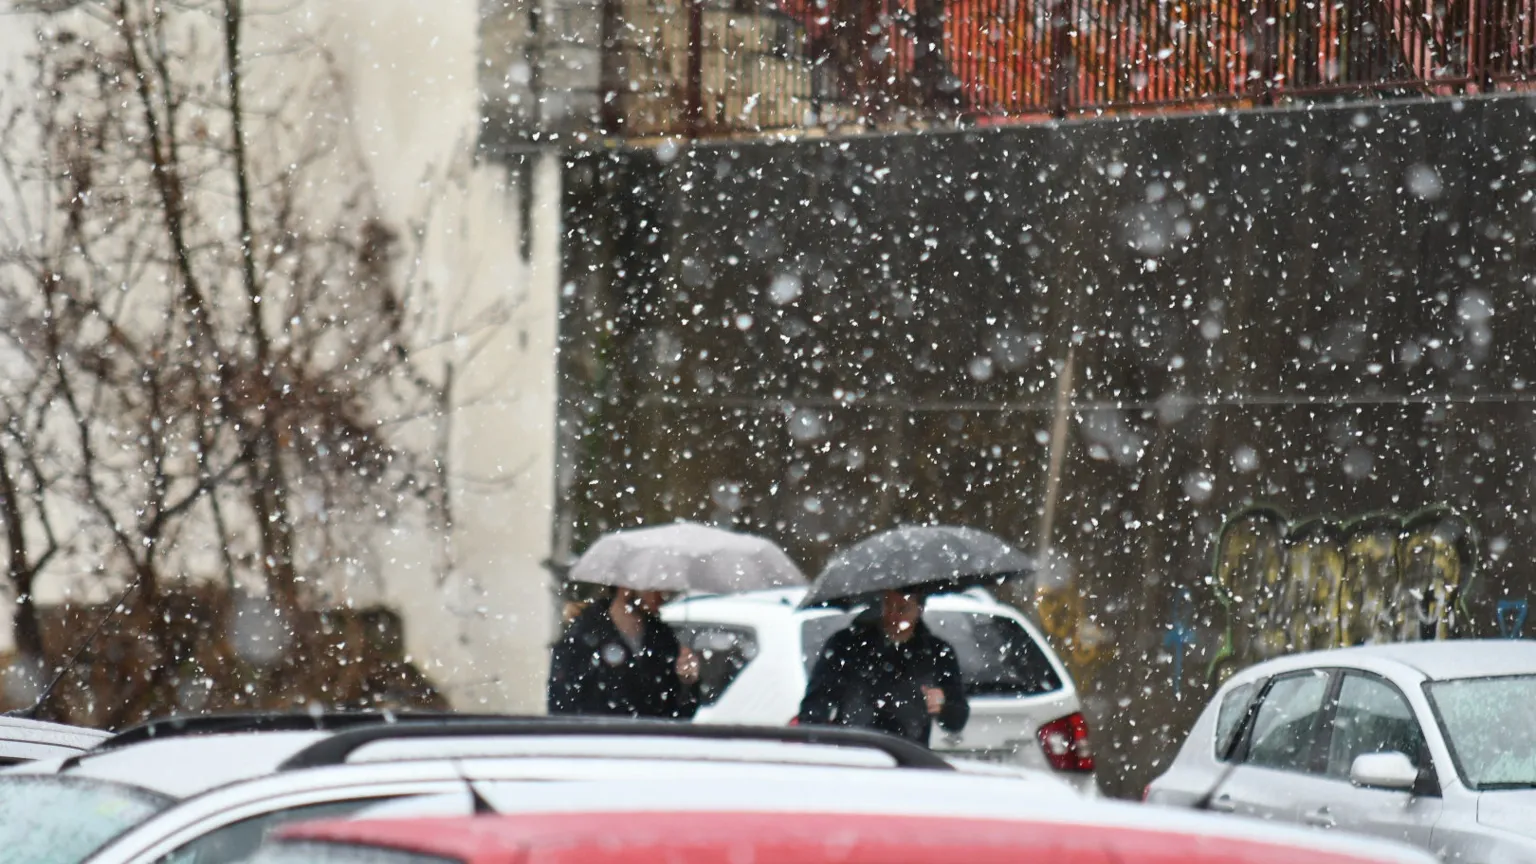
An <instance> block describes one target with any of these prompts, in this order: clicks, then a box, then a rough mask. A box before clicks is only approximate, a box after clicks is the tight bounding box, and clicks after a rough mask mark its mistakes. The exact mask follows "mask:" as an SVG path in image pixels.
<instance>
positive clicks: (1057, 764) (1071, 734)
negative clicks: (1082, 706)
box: [1036, 714, 1093, 771]
mask: <svg viewBox="0 0 1536 864" xmlns="http://www.w3.org/2000/svg"><path fill="white" fill-rule="evenodd" d="M1036 734H1038V735H1039V736H1040V749H1041V750H1043V751H1045V761H1047V762H1049V763H1051V767H1052V768H1055V769H1056V770H1057V771H1092V770H1093V749H1092V748H1091V747H1089V746H1088V721H1087V720H1085V719H1083V715H1082V714H1069V715H1067V716H1066V717H1062V718H1061V719H1059V720H1052V721H1051V722H1049V723H1046V724H1045V725H1043V726H1041V727H1040V731H1039V732H1038V733H1036Z"/></svg>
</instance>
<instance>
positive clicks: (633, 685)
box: [547, 588, 699, 720]
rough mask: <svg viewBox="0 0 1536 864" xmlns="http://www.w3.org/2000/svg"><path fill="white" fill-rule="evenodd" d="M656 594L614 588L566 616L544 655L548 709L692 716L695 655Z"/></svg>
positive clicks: (553, 711)
mask: <svg viewBox="0 0 1536 864" xmlns="http://www.w3.org/2000/svg"><path fill="white" fill-rule="evenodd" d="M662 600H663V598H662V594H661V592H660V591H632V590H630V589H628V588H620V589H618V590H617V591H615V592H614V596H613V600H612V602H609V603H602V602H597V603H593V604H592V605H590V606H588V607H587V608H586V609H585V610H583V611H582V612H581V613H580V614H579V615H577V616H576V618H575V619H574V620H572V621H571V623H570V626H568V627H567V628H566V631H565V634H564V635H562V636H561V637H560V641H559V642H557V643H555V647H554V651H553V654H552V656H551V657H550V664H549V691H548V705H547V707H548V710H549V713H550V714H599V715H609V716H618V717H650V718H664V719H679V720H686V719H689V718H691V717H693V714H694V711H696V710H697V709H698V700H697V698H696V694H695V692H694V691H695V686H696V685H697V684H698V680H699V665H698V660H697V659H696V658H695V657H694V656H693V652H691V651H689V650H688V649H687V648H684V647H683V646H682V645H681V644H680V643H679V642H678V641H677V635H676V634H674V633H673V632H672V628H671V627H668V626H667V625H666V623H665V622H663V621H662V620H661V618H660V617H659V616H658V613H659V612H660V610H661V604H662Z"/></svg>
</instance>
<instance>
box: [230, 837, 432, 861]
mask: <svg viewBox="0 0 1536 864" xmlns="http://www.w3.org/2000/svg"><path fill="white" fill-rule="evenodd" d="M248 864H462V862H461V861H459V860H458V859H455V858H439V857H437V856H435V855H422V854H420V853H417V852H401V851H398V850H395V849H380V848H378V847H376V846H352V845H342V844H339V843H317V842H309V841H302V842H294V843H274V844H272V845H271V846H268V847H266V848H265V849H262V850H261V851H260V852H257V853H256V856H255V857H254V858H252V859H250V861H249V862H248Z"/></svg>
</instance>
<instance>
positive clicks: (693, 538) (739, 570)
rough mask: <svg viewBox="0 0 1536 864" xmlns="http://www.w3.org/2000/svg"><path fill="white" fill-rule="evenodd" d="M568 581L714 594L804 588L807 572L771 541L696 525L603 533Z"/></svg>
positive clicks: (646, 589) (577, 561)
mask: <svg viewBox="0 0 1536 864" xmlns="http://www.w3.org/2000/svg"><path fill="white" fill-rule="evenodd" d="M568 578H570V579H572V580H574V581H576V582H589V583H591V584H594V585H612V586H615V587H618V588H633V589H635V590H638V591H702V592H708V593H714V594H729V593H734V592H737V591H755V590H758V589H761V588H782V587H785V586H789V585H804V584H805V574H803V573H801V572H800V568H799V567H796V566H795V562H793V561H791V560H789V556H788V555H785V554H784V550H782V549H780V548H779V547H778V546H777V545H775V544H774V543H773V541H771V540H768V539H765V538H763V537H755V536H753V535H751V534H737V533H736V532H734V531H726V530H724V529H721V528H711V527H710V526H708V525H700V524H698V523H695V522H674V523H672V524H671V525H659V526H656V527H652V528H633V529H630V530H627V531H616V532H614V533H612V534H605V535H603V536H602V537H600V538H598V541H597V542H596V543H593V544H592V546H591V548H589V549H588V550H587V551H586V552H585V553H584V554H583V555H582V556H581V557H580V558H578V559H577V560H576V563H575V565H573V566H572V567H571V571H570V574H569V577H568Z"/></svg>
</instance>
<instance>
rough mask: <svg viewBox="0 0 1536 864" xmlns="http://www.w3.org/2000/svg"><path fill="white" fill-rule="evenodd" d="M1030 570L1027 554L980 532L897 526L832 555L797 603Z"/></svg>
mask: <svg viewBox="0 0 1536 864" xmlns="http://www.w3.org/2000/svg"><path fill="white" fill-rule="evenodd" d="M1033 571H1034V562H1033V561H1031V560H1030V558H1029V557H1028V556H1026V555H1024V553H1022V552H1020V551H1019V550H1017V549H1015V548H1013V547H1012V546H1009V545H1008V544H1007V543H1005V542H1003V541H1002V540H1000V539H998V538H997V537H994V536H993V535H991V534H988V533H987V532H985V531H981V530H978V529H975V528H962V527H959V526H955V525H902V526H900V527H897V528H892V529H891V530H889V531H884V532H882V533H879V534H876V535H874V536H872V537H867V538H865V539H864V540H861V541H859V542H858V543H857V544H855V545H853V546H850V547H849V548H847V549H844V550H842V551H841V552H838V553H837V554H836V555H833V556H832V560H830V561H828V562H827V566H826V567H825V568H824V569H823V570H822V571H821V575H820V576H817V577H816V584H815V585H813V586H811V590H810V591H809V592H807V593H806V595H805V599H804V600H803V601H801V603H800V606H801V608H806V609H808V608H811V607H813V606H852V605H857V604H858V603H861V602H865V601H867V600H871V599H873V597H874V596H875V595H878V594H879V593H880V592H883V591H911V592H914V593H920V594H930V593H934V592H938V591H959V590H963V589H965V588H970V587H974V586H977V585H985V584H993V583H997V582H1000V581H1002V580H1003V579H1006V578H1008V577H1011V576H1019V575H1026V574H1029V573H1032V572H1033Z"/></svg>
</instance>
